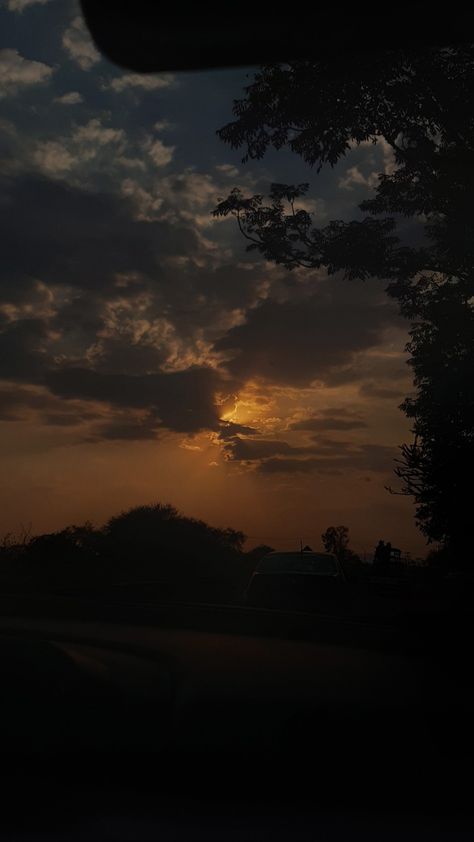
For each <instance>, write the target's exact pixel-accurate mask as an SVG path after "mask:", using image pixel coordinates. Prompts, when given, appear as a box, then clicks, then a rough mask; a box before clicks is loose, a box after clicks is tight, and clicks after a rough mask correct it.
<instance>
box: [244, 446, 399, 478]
mask: <svg viewBox="0 0 474 842" xmlns="http://www.w3.org/2000/svg"><path fill="white" fill-rule="evenodd" d="M397 453H398V451H397V448H393V447H389V446H386V445H377V444H365V445H361V446H359V447H354V448H353V449H348V448H347V447H344V446H342V447H341V449H340V452H339V453H337V452H336V454H332V455H331V454H324V453H322V454H321V455H319V456H312V457H310V458H308V459H295V458H275V457H273V458H271V459H266V460H264V461H262V462H261V463H260V464H259V466H258V471H259V472H260V473H263V474H277V473H283V474H301V473H305V474H307V473H319V474H323V475H324V474H343V473H347V472H348V471H369V472H373V473H382V474H384V473H387V474H388V473H390V471H391V470H392V469H393V460H394V458H395V457H396V456H397Z"/></svg>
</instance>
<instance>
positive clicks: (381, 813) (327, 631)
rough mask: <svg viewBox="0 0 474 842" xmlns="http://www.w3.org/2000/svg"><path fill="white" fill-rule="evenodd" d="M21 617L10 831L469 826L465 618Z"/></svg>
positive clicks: (9, 707)
mask: <svg viewBox="0 0 474 842" xmlns="http://www.w3.org/2000/svg"><path fill="white" fill-rule="evenodd" d="M16 600H17V602H16V603H15V602H14V600H13V598H12V597H8V598H7V597H6V596H5V597H4V599H3V602H4V606H3V611H2V614H3V617H2V619H1V626H0V632H1V637H0V665H1V666H0V668H1V670H2V673H1V682H2V696H1V700H0V708H1V710H0V714H1V715H0V739H1V745H2V750H3V763H2V776H3V781H2V784H3V792H4V795H5V797H4V810H3V819H2V820H3V822H4V824H5V827H7V826H8V828H9V831H8V832H9V833H11V832H12V828H13V829H14V830H15V833H17V832H18V829H19V828H21V827H24V831H25V833H26V832H28V833H37V832H38V828H40V826H43V825H44V827H45V828H52V827H57V829H58V833H60V835H61V838H63V839H64V838H65V839H69V838H70V839H76V838H77V839H82V838H91V834H92V837H93V838H95V837H94V834H95V833H96V831H97V828H99V831H100V832H99V833H98V837H97V838H99V837H100V838H105V839H109V838H110V839H112V838H113V839H122V838H123V839H131V838H133V839H135V838H137V839H138V838H140V839H145V840H146V839H148V838H150V839H151V838H152V837H153V838H155V837H156V838H157V836H156V834H158V833H159V835H161V837H162V838H165V839H168V838H169V839H181V838H182V839H185V838H186V839H190V838H196V839H197V838H199V839H201V838H202V839H205V838H206V839H207V838H216V839H217V838H226V839H234V838H235V839H237V838H239V839H241V838H242V837H245V838H246V839H247V838H250V839H262V838H263V839H266V838H285V839H295V838H296V839H300V838H301V839H313V838H318V837H319V838H343V836H345V835H346V832H348V829H349V827H350V828H352V830H351V834H352V832H353V831H354V829H356V828H357V827H359V831H360V834H361V838H362V837H364V838H377V837H378V838H380V836H383V838H389V839H390V838H399V837H400V833H403V835H404V836H405V837H407V838H417V839H419V838H420V834H421V838H453V836H454V834H455V833H456V834H457V833H458V832H459V834H461V833H462V832H464V829H466V828H468V827H469V826H470V823H471V813H472V796H471V793H472V783H473V781H472V772H471V767H472V760H473V756H474V750H473V748H474V728H473V710H474V705H473V702H474V687H473V679H472V670H471V660H472V650H471V648H470V639H469V628H468V626H469V618H468V617H467V616H464V619H462V622H461V618H460V617H459V616H458V617H457V619H456V618H455V616H454V614H452V613H451V615H450V616H449V617H448V615H447V614H445V615H442V614H439V613H438V614H437V615H432V616H431V617H430V618H428V617H427V616H426V615H425V616H424V617H421V616H418V618H417V617H415V616H411V617H405V618H404V620H403V622H402V620H401V619H400V618H398V620H397V621H395V619H394V618H393V617H392V619H391V621H390V622H389V621H388V619H387V620H386V621H385V622H382V621H380V620H379V621H378V622H372V623H370V622H362V621H359V622H354V621H353V620H350V619H347V618H345V619H344V618H340V617H339V618H338V617H334V616H333V617H328V616H326V617H322V616H318V615H311V614H308V613H305V614H304V613H299V612H289V611H287V612H276V611H273V612H272V611H259V610H248V609H243V608H239V607H237V606H234V607H230V606H204V605H200V606H197V605H194V606H192V605H170V604H168V605H165V604H163V605H159V604H157V603H155V604H142V605H138V604H128V605H125V604H123V603H122V604H117V603H111V602H108V603H107V604H106V603H100V602H97V601H96V602H94V601H93V600H89V601H87V600H85V601H82V602H80V601H79V600H77V599H76V600H75V601H74V600H71V599H69V600H66V599H62V600H61V598H59V597H57V598H55V599H53V598H52V597H44V598H43V600H40V599H38V598H36V599H35V598H34V597H29V598H28V599H27V598H25V597H19V596H17V597H16ZM48 600H49V601H48ZM87 612H88V615H87ZM7 793H10V795H7ZM18 799H20V801H21V802H22V806H20V808H18V806H17V802H18ZM390 816H391V817H392V818H390ZM193 817H194V818H193ZM384 817H385V818H384ZM417 817H418V818H417ZM137 821H138V822H141V824H140V825H139V827H140V830H139V831H138V830H137V827H138V825H136V823H135V824H134V822H137ZM344 821H347V822H349V824H347V825H344ZM88 822H89V825H88V824H87V823H88ZM97 822H99V824H97ZM101 822H102V824H100V823H101ZM357 822H359V825H357ZM84 823H85V824H84ZM90 823H92V824H90ZM104 823H105V824H104ZM127 823H128V824H127ZM338 823H339V824H338ZM390 823H392V824H391V825H390V826H392V825H393V827H392V830H390V828H389V824H390ZM119 825H120V827H122V830H121V831H120V832H119V829H118V828H119ZM87 827H89V830H87ZM124 827H128V828H129V829H128V830H127V832H126V833H125V835H123V828H124ZM94 828H95V829H94ZM133 828H135V829H133ZM318 828H319V830H318V833H316V835H315V829H318ZM344 828H345V830H344ZM397 828H398V830H397ZM443 828H444V830H443ZM471 829H472V828H471ZM339 831H340V832H341V834H342V836H341V837H340V836H338V835H337V834H338V833H339ZM359 831H357V832H359ZM425 831H426V832H427V833H428V831H429V837H424V836H423V834H424V833H425ZM445 831H446V834H447V835H446V836H443V837H439V834H440V833H441V832H443V833H444V832H445ZM48 832H49V831H48ZM334 833H335V834H336V835H335V836H334ZM390 833H392V834H393V835H392V836H390ZM81 834H86V835H81ZM87 834H88V835H87ZM130 834H131V835H130ZM137 834H138V835H137ZM153 834H155V836H153ZM163 834H164V836H163ZM331 834H333V835H332V836H331ZM410 834H411V835H410ZM433 834H434V835H433ZM8 838H15V839H17V838H31V836H29V837H27V836H25V837H19V836H14V837H11V836H8ZM35 838H36V837H35ZM355 838H358V836H356V837H355ZM458 838H463V836H462V835H461V836H459V837H458Z"/></svg>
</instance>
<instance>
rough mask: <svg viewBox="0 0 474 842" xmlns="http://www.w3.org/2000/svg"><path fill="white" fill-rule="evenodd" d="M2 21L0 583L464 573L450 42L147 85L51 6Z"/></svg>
mask: <svg viewBox="0 0 474 842" xmlns="http://www.w3.org/2000/svg"><path fill="white" fill-rule="evenodd" d="M0 23H1V27H2V33H3V41H4V44H5V46H4V48H3V49H2V50H1V52H0V73H1V76H0V79H1V85H2V88H1V101H0V102H1V144H2V145H1V161H2V176H1V186H2V193H1V201H0V224H1V228H2V241H3V254H2V266H1V274H2V277H1V287H0V293H1V300H0V366H1V369H0V413H1V420H0V424H1V431H2V436H1V444H0V447H1V456H2V466H3V471H2V481H1V484H0V512H1V532H2V536H3V537H2V547H1V550H0V552H1V562H2V563H1V570H0V575H1V577H2V582H3V585H2V587H3V590H4V592H5V593H8V592H11V593H26V592H28V593H31V592H34V593H41V594H43V595H45V594H49V595H51V594H58V593H62V594H64V593H65V592H66V591H68V592H72V591H75V592H76V593H77V594H79V593H80V592H81V589H82V593H84V592H85V590H87V592H88V593H89V595H90V594H92V593H93V592H94V590H95V591H96V592H97V594H99V593H100V594H104V593H106V592H107V590H108V589H109V590H110V589H112V588H115V589H116V586H117V585H119V584H123V585H126V584H127V583H129V584H130V587H131V586H132V584H133V586H134V594H135V598H137V599H138V596H137V595H138V594H139V593H140V587H142V593H143V598H144V599H148V598H153V600H159V599H161V598H162V599H163V600H170V599H173V600H175V601H180V600H188V601H189V600H191V601H195V602H206V603H209V602H218V603H220V604H230V603H232V604H235V603H239V602H240V601H241V600H242V598H243V593H244V590H245V585H246V582H247V581H248V578H249V575H251V574H252V572H253V571H254V570H255V569H256V568H257V565H258V564H259V562H260V561H261V559H262V558H264V557H266V556H267V554H268V553H269V552H271V551H277V552H280V553H281V552H298V549H299V548H300V547H303V546H307V547H311V548H312V550H313V551H314V552H315V553H325V552H326V553H329V554H332V555H333V556H334V557H335V558H337V560H338V563H339V564H340V565H341V566H342V568H343V569H344V572H345V573H346V574H347V576H348V578H349V579H350V580H351V581H352V582H353V583H356V582H361V581H364V582H369V581H372V580H373V579H374V580H375V579H377V580H378V579H380V578H382V579H383V578H385V579H387V580H391V581H392V582H395V581H401V580H403V581H407V580H410V581H413V582H414V581H417V582H421V581H423V582H426V583H427V582H428V580H429V579H430V576H432V575H434V576H436V575H438V572H440V571H441V572H440V575H444V574H445V573H446V572H448V571H450V572H453V571H455V570H458V569H461V568H465V566H466V565H465V559H466V558H467V556H468V554H469V547H470V530H469V523H470V510H469V504H468V501H467V498H466V496H465V495H464V493H463V492H461V486H462V483H461V480H460V478H461V477H462V476H463V475H464V474H465V473H466V471H467V470H468V469H469V468H468V466H470V465H472V461H473V460H472V441H473V439H472V417H473V415H472V413H473V405H472V389H471V376H472V365H471V363H472V335H473V325H474V317H473V308H472V301H473V295H472V293H473V290H472V271H471V270H472V266H471V263H472V260H471V258H472V254H471V251H472V244H471V233H472V231H471V228H472V226H471V222H472V209H471V181H472V175H471V174H472V172H474V170H473V168H472V166H471V157H472V154H473V149H472V146H473V142H472V137H473V125H472V119H473V118H472V113H474V112H473V111H472V109H471V108H470V107H469V105H468V104H469V103H470V102H471V99H472V90H473V86H472V81H473V72H474V71H473V67H474V61H473V53H472V48H471V47H470V46H469V45H462V46H459V47H457V46H456V47H450V46H449V45H448V46H447V47H430V46H423V48H421V47H420V51H417V49H415V48H414V47H410V48H403V49H390V50H381V51H378V52H377V53H376V54H375V53H374V54H372V53H370V52H369V51H364V50H362V51H361V52H355V53H354V54H351V55H350V56H349V55H348V56H347V57H345V58H344V57H339V58H338V59H337V63H336V64H335V59H334V57H332V58H331V57H328V56H326V55H322V56H321V57H320V58H319V59H316V58H314V57H313V58H311V59H308V60H298V61H294V62H287V63H281V64H272V65H265V66H264V67H237V68H232V69H221V70H207V71H206V70H198V71H196V72H180V71H167V72H162V73H149V74H145V73H140V72H135V71H132V70H127V69H123V68H120V67H119V66H117V65H115V64H113V63H112V62H111V61H109V60H108V59H106V58H105V57H104V56H103V55H102V54H101V53H100V52H99V51H98V49H97V47H96V46H95V44H94V42H93V41H92V39H91V36H90V34H89V31H88V28H87V26H86V24H85V22H84V19H83V17H82V13H81V10H80V8H79V6H78V5H77V4H76V3H75V2H70V3H69V2H68V3H66V4H59V3H53V2H34V0H21V2H20V0H8V2H7V3H6V4H4V5H3V6H2V9H1V11H0ZM270 558H273V561H270V560H265V561H264V562H263V563H262V564H263V567H265V565H268V564H275V563H276V561H275V559H280V558H281V559H283V558H284V557H283V556H278V555H277V556H273V557H268V559H270ZM285 558H287V557H285ZM295 558H296V557H295ZM298 558H299V556H298ZM328 558H329V557H328V556H323V555H314V556H313V557H311V558H309V557H308V558H307V557H306V556H305V557H304V564H305V565H308V566H309V567H311V565H312V564H313V560H316V559H317V566H318V569H319V566H320V565H323V564H328V565H330V564H331V563H330V562H329V561H328V560H326V561H324V559H328ZM278 563H280V562H279V561H278ZM282 563H283V561H282ZM285 563H286V562H285ZM299 563H300V562H298V564H299ZM314 563H316V562H315V561H314ZM263 567H262V566H261V567H260V568H259V569H263ZM433 571H434V572H433ZM140 583H141V584H140ZM71 589H72V591H71ZM116 590H117V589H116ZM78 610H79V609H78Z"/></svg>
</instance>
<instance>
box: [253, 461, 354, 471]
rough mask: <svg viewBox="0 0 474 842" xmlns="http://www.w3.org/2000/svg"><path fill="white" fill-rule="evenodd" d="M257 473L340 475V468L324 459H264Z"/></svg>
mask: <svg viewBox="0 0 474 842" xmlns="http://www.w3.org/2000/svg"><path fill="white" fill-rule="evenodd" d="M258 471H259V473H261V474H311V473H319V474H334V475H337V474H342V473H343V470H342V467H341V466H340V465H339V463H338V464H332V463H331V461H329V460H324V459H316V458H312V459H277V458H272V459H266V460H265V462H262V463H261V464H260V465H259V467H258Z"/></svg>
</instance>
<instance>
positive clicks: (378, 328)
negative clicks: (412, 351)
mask: <svg viewBox="0 0 474 842" xmlns="http://www.w3.org/2000/svg"><path fill="white" fill-rule="evenodd" d="M357 292H359V293H360V294H359V295H358V294H357ZM396 318H398V315H397V312H396V309H395V308H394V307H393V306H392V305H391V304H390V303H387V302H385V301H380V298H379V297H377V296H375V295H374V294H373V293H372V294H370V291H369V290H367V289H366V290H364V288H363V287H362V285H357V286H356V285H352V284H349V283H346V284H342V283H338V282H337V281H336V280H332V279H329V280H327V281H322V282H320V283H319V286H318V288H317V289H316V292H314V293H313V294H312V295H310V296H309V297H305V296H302V297H297V296H295V297H294V298H293V299H292V300H289V301H283V302H279V301H275V300H272V299H267V300H266V301H263V302H262V303H261V304H260V305H259V306H257V307H255V308H253V309H251V310H250V311H248V312H247V315H246V321H245V322H244V323H243V324H239V325H236V326H235V327H233V328H231V329H230V330H229V331H228V332H227V333H226V334H225V335H224V336H222V337H221V338H220V339H218V340H217V341H216V342H215V345H214V350H215V351H216V352H218V353H222V354H225V355H226V357H227V368H228V370H229V371H230V373H231V374H232V375H234V376H236V377H240V378H242V379H254V378H262V379H264V380H267V381H270V382H273V383H281V384H283V383H286V384H291V385H293V386H304V385H309V384H310V383H311V382H313V381H316V380H318V381H322V382H326V381H327V380H329V379H330V378H331V377H332V376H333V374H334V373H335V372H339V371H341V370H344V368H347V367H348V366H350V365H351V364H352V363H353V360H354V359H355V355H356V354H357V353H360V352H362V351H366V350H367V349H370V348H372V347H374V346H377V345H378V344H379V343H380V342H381V341H382V337H383V331H384V329H385V328H386V327H387V325H389V324H390V323H391V322H392V321H393V320H394V319H396ZM351 376H352V377H353V376H354V375H353V373H352V374H351ZM351 376H350V377H349V379H351Z"/></svg>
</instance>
